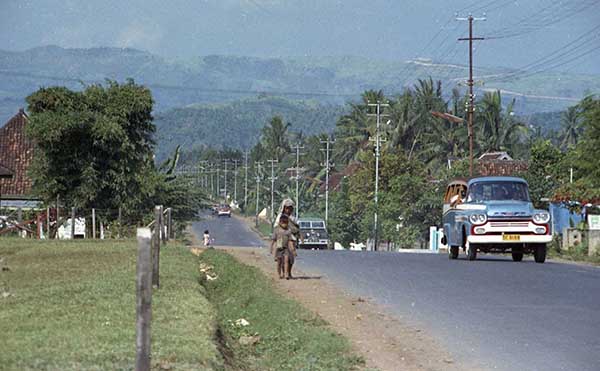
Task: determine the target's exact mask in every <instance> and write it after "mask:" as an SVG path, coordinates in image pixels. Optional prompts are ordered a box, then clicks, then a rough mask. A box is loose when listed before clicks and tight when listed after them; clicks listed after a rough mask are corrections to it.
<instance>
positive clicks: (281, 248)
mask: <svg viewBox="0 0 600 371" xmlns="http://www.w3.org/2000/svg"><path fill="white" fill-rule="evenodd" d="M271 254H272V255H273V256H274V258H275V262H276V263H277V274H278V275H279V278H284V277H285V279H288V280H289V279H290V278H292V276H291V274H290V266H291V264H292V263H293V262H294V258H295V257H296V247H295V245H294V241H293V236H292V232H291V230H290V228H289V218H288V216H287V215H286V214H281V215H280V217H279V223H278V225H277V227H275V228H274V229H273V236H272V237H271Z"/></svg>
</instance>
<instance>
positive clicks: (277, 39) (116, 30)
mask: <svg viewBox="0 0 600 371" xmlns="http://www.w3.org/2000/svg"><path fill="white" fill-rule="evenodd" d="M455 13H458V14H460V15H462V16H465V15H467V14H469V13H472V14H473V15H474V16H482V15H484V14H485V15H486V18H487V19H486V21H485V22H475V26H474V33H475V35H476V36H484V37H486V40H485V41H483V42H481V43H477V45H476V48H477V50H476V64H477V65H479V66H507V67H511V68H519V67H521V66H524V65H527V64H528V63H531V62H533V61H535V60H538V59H540V58H541V57H543V56H545V55H547V54H548V53H551V52H552V51H554V50H555V49H559V50H565V48H564V46H566V45H568V44H569V43H572V42H574V41H575V40H577V38H578V37H580V35H584V34H585V33H589V32H590V30H591V29H592V28H593V27H595V26H597V25H598V14H599V13H600V4H599V3H598V2H597V1H594V0H571V1H556V0H529V1H516V0H512V1H505V0H496V1H477V0H453V1H446V0H428V1H413V0H371V1H364V0H343V1H342V0H302V1H298V0H295V1H293V0H202V1H200V0H170V1H164V0H128V1H122V0H86V1H77V0H36V1H25V0H2V1H0V49H5V50H26V49H30V48H33V47H37V46H41V45H50V44H53V45H59V46H62V47H67V48H91V47H101V46H117V47H132V48H137V49H143V50H148V51H150V52H151V53H153V54H157V55H160V56H162V57H167V58H172V57H173V56H175V57H182V58H192V57H194V56H197V55H250V56H256V57H261V58H267V57H281V56H306V55H308V56H320V57H322V56H344V55H357V56H362V57H367V58H369V59H383V60H388V61H401V60H406V59H409V58H416V57H423V58H429V59H433V60H438V61H442V62H444V63H466V61H467V47H466V44H465V43H464V42H459V41H458V40H457V38H459V37H464V36H466V35H467V33H468V27H467V23H466V22H463V21H457V20H456V19H455ZM593 46H594V43H593V42H589V43H588V45H587V47H588V48H587V49H586V48H584V49H580V50H589V49H591V48H592V47H593ZM574 54H577V53H571V54H570V55H574ZM597 56H598V53H596V54H595V56H594V54H589V55H587V56H586V57H585V58H583V57H582V58H580V59H578V60H577V61H574V62H573V63H571V64H567V65H563V66H557V67H556V69H555V70H558V71H561V69H574V70H575V71H577V72H581V73H596V74H598V73H600V65H599V64H598V63H596V61H597Z"/></svg>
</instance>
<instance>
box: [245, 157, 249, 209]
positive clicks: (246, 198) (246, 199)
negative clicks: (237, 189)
mask: <svg viewBox="0 0 600 371" xmlns="http://www.w3.org/2000/svg"><path fill="white" fill-rule="evenodd" d="M247 207H248V150H245V151H244V210H246V208H247Z"/></svg>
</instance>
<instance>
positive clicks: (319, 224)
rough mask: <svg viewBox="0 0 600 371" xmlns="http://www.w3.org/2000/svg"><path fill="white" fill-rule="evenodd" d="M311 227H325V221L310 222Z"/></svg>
mask: <svg viewBox="0 0 600 371" xmlns="http://www.w3.org/2000/svg"><path fill="white" fill-rule="evenodd" d="M312 227H313V228H314V229H323V228H325V223H323V222H312Z"/></svg>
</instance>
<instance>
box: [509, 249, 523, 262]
mask: <svg viewBox="0 0 600 371" xmlns="http://www.w3.org/2000/svg"><path fill="white" fill-rule="evenodd" d="M512 259H513V261H516V262H520V261H522V260H523V249H522V248H519V247H515V248H513V249H512Z"/></svg>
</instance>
